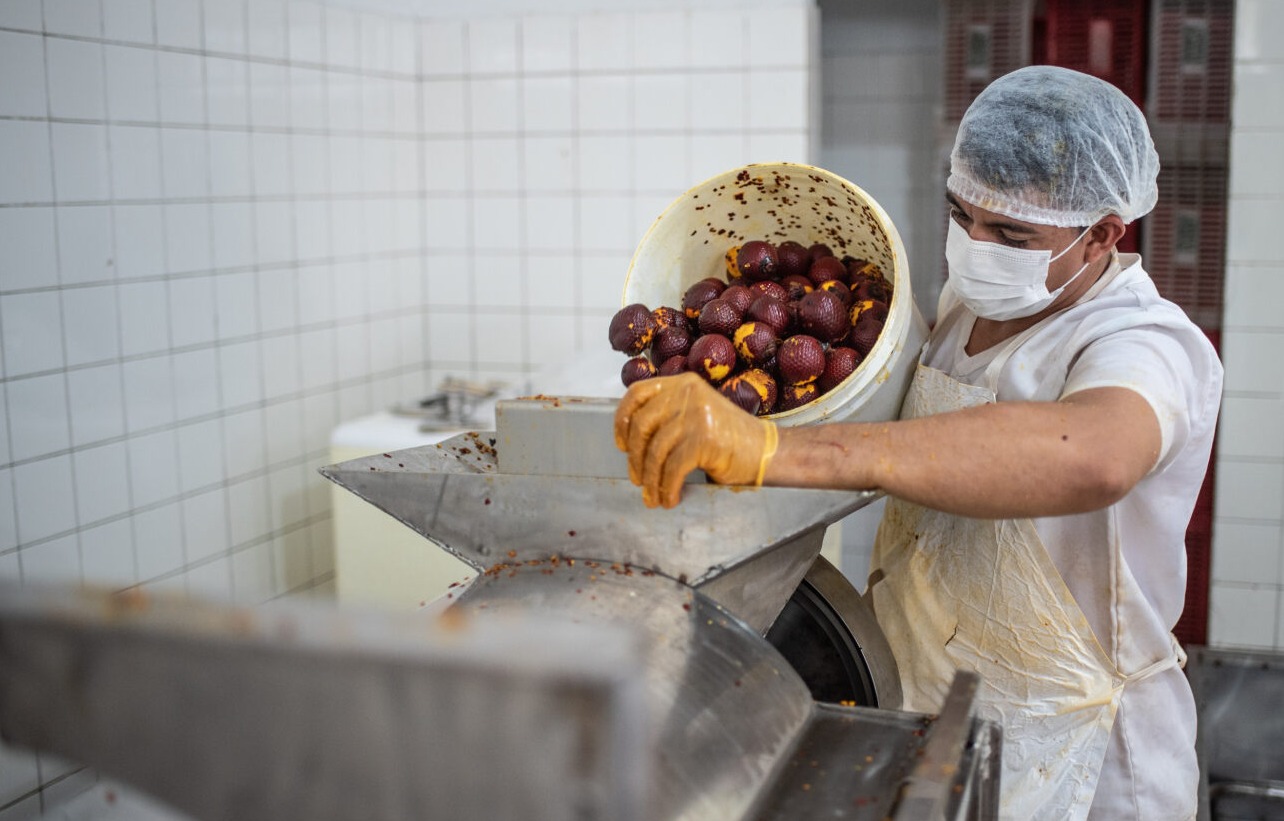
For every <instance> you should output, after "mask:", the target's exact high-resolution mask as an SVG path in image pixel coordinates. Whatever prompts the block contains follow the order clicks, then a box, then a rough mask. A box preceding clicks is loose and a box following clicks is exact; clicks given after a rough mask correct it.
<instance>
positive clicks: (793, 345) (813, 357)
mask: <svg viewBox="0 0 1284 821" xmlns="http://www.w3.org/2000/svg"><path fill="white" fill-rule="evenodd" d="M776 363H777V367H779V369H780V378H781V379H783V380H784V381H785V383H786V384H789V385H801V384H803V383H805V382H814V381H816V379H817V378H818V377H819V376H820V375H821V374H822V373H824V372H825V349H824V347H823V346H822V345H821V344H820V340H818V339H816V338H815V337H814V336H807V335H806V334H797V335H795V336H791V337H789V338H788V339H786V340H785V341H784V342H782V343H780V348H779V349H777V351H776Z"/></svg>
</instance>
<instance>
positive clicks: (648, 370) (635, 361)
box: [620, 356, 658, 388]
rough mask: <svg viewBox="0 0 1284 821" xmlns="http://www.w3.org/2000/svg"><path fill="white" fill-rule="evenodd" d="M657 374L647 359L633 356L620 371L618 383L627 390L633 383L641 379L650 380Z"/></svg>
mask: <svg viewBox="0 0 1284 821" xmlns="http://www.w3.org/2000/svg"><path fill="white" fill-rule="evenodd" d="M657 373H658V371H657V370H656V368H655V366H654V365H652V364H651V360H649V359H647V358H646V357H645V356H635V357H633V358H632V359H630V360H629V361H627V362H625V363H624V367H623V368H621V369H620V381H621V382H623V383H624V387H626V388H627V387H628V386H629V385H632V384H633V383H634V382H637V381H639V380H642V379H650V378H651V377H653V376H655V375H656V374H657Z"/></svg>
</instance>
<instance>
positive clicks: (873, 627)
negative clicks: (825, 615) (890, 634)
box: [803, 556, 905, 710]
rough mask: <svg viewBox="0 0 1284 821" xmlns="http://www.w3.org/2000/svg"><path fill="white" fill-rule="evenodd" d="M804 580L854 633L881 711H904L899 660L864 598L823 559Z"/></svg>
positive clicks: (813, 565)
mask: <svg viewBox="0 0 1284 821" xmlns="http://www.w3.org/2000/svg"><path fill="white" fill-rule="evenodd" d="M803 581H804V582H806V583H807V584H810V585H811V586H812V587H813V588H815V590H816V592H817V593H819V594H820V595H821V597H822V598H824V599H825V601H826V602H828V603H829V605H830V606H831V607H832V608H833V609H834V612H835V614H837V615H838V617H839V618H841V619H842V622H843V626H844V627H846V628H847V631H848V632H849V633H851V636H852V638H853V639H854V640H855V642H856V646H857V648H858V649H859V650H860V653H861V658H862V659H863V660H864V661H865V667H866V669H867V670H869V675H870V678H871V680H872V681H873V682H874V695H875V698H876V700H877V703H878V706H879V708H880V709H887V710H899V709H901V704H902V703H903V702H904V698H905V696H904V693H903V692H902V690H901V674H900V670H898V669H897V667H896V657H895V656H894V655H892V646H891V645H890V644H888V642H887V637H886V636H885V635H884V634H883V629H882V628H881V627H879V625H878V621H877V619H875V618H874V611H873V610H871V609H870V607H869V603H868V602H867V601H866V600H865V597H864V596H863V595H861V594H860V593H859V592H857V590H856V587H855V586H854V585H853V584H852V583H851V581H850V580H848V578H847V577H846V576H844V575H843V574H842V573H841V572H840V571H839V570H838V568H836V567H834V566H833V565H832V564H830V562H829V560H828V559H826V558H825V557H824V556H817V557H816V561H815V562H814V563H813V564H812V566H811V570H809V571H808V572H807V575H806V576H805V577H803Z"/></svg>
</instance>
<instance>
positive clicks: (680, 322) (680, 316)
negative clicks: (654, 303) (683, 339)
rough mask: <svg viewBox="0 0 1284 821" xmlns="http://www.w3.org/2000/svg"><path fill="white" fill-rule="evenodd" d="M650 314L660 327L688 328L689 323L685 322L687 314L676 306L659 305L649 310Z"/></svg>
mask: <svg viewBox="0 0 1284 821" xmlns="http://www.w3.org/2000/svg"><path fill="white" fill-rule="evenodd" d="M651 316H653V317H655V323H656V324H657V325H659V326H660V327H661V328H669V327H673V328H690V323H689V322H687V315H686V314H684V313H682V312H681V311H679V310H678V309H677V308H670V307H669V306H667V305H661V306H660V307H659V308H656V309H655V310H654V311H652V312H651Z"/></svg>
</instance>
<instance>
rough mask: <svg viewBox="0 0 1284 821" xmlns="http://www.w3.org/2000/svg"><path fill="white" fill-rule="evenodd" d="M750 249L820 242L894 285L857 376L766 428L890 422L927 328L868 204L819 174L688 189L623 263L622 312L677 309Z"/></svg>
mask: <svg viewBox="0 0 1284 821" xmlns="http://www.w3.org/2000/svg"><path fill="white" fill-rule="evenodd" d="M755 239H758V240H768V241H771V242H777V243H779V242H784V241H785V240H793V241H795V242H800V243H802V244H803V245H811V244H813V243H817V242H823V243H825V244H826V245H828V246H829V247H830V248H831V249H832V250H833V252H834V253H835V254H836V255H838V256H840V257H841V256H843V255H845V254H850V255H852V256H854V257H859V258H862V259H866V260H868V261H870V262H873V263H875V264H876V265H878V267H879V268H880V269H882V271H883V275H884V276H885V277H886V278H887V279H888V280H889V281H890V282H891V283H892V285H893V292H892V303H891V305H889V306H888V317H887V322H886V324H885V325H884V326H883V332H882V334H881V335H880V336H879V338H878V342H877V343H875V345H874V347H873V349H871V350H870V352H869V354H868V355H867V356H866V357H865V359H864V361H863V362H861V364H860V367H858V368H857V369H856V370H855V371H854V372H853V373H852V375H851V376H849V377H847V379H845V380H843V381H842V382H840V383H839V384H838V385H837V386H835V387H834V388H833V389H832V390H830V391H829V392H828V393H825V394H823V395H821V396H819V397H817V398H816V399H814V400H812V401H811V402H808V403H807V404H806V405H803V406H801V407H798V408H794V409H793V410H790V411H784V412H782V413H776V414H772V415H771V416H770V417H769V418H770V419H772V420H774V421H776V422H778V423H779V424H782V425H790V426H792V425H807V424H811V423H813V422H820V421H825V420H833V421H839V420H849V421H864V422H882V421H887V420H889V419H895V418H897V416H899V415H900V410H901V401H902V400H903V399H904V397H905V391H906V390H907V389H908V388H909V384H910V380H911V379H912V378H913V376H914V367H915V365H917V363H918V355H919V351H920V350H921V349H922V347H923V343H924V342H925V341H926V340H927V323H926V322H924V321H923V316H922V314H920V313H919V310H918V306H917V305H915V304H914V297H913V294H912V293H911V289H910V275H909V264H908V261H907V259H906V257H905V247H904V246H903V245H902V244H901V237H900V234H898V233H897V232H896V226H894V225H892V221H891V219H889V218H888V216H887V212H886V211H884V210H883V209H882V207H881V206H879V204H878V203H877V202H875V201H874V198H873V197H871V196H870V195H869V194H867V193H865V192H864V191H862V190H861V189H860V188H859V187H857V186H856V185H853V184H852V183H850V182H848V181H847V180H845V179H843V178H842V177H839V176H838V175H836V174H832V173H830V172H828V171H825V170H824V169H821V168H814V167H812V166H810V165H798V164H795V163H759V164H753V165H746V166H743V167H740V168H734V169H732V170H730V171H727V172H724V173H722V174H719V175H718V176H716V177H712V178H710V179H708V180H705V181H704V182H702V183H700V184H699V185H697V186H695V187H694V188H692V189H690V190H689V191H687V192H686V193H685V194H683V195H682V196H680V197H678V198H677V199H676V200H674V201H673V202H672V203H671V204H670V205H669V207H668V208H666V209H665V210H664V212H663V213H662V214H660V216H659V217H657V218H656V220H655V222H654V223H652V224H651V228H650V229H649V230H648V231H647V232H646V235H645V236H643V237H642V241H641V242H640V243H639V244H638V247H637V250H636V251H635V252H634V254H633V260H632V262H630V263H629V272H628V276H627V277H626V278H625V280H624V299H623V302H622V303H621V304H622V305H628V304H631V303H634V302H641V303H642V304H643V305H646V306H647V307H648V308H651V309H655V308H657V307H659V306H661V305H670V306H673V307H679V306H680V305H681V304H682V295H683V294H684V293H685V292H686V289H687V288H689V287H690V286H691V285H692V284H693V283H695V282H698V281H699V280H701V279H704V278H705V277H709V276H716V277H718V278H720V279H723V280H725V279H726V273H727V271H726V265H725V262H724V255H725V254H726V252H727V249H728V248H730V247H731V246H733V245H740V244H742V243H745V242H748V241H749V240H755Z"/></svg>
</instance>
